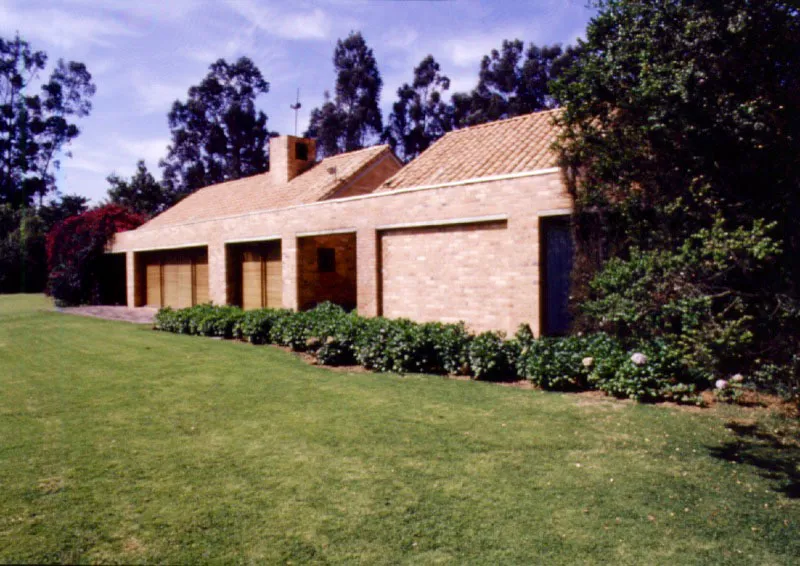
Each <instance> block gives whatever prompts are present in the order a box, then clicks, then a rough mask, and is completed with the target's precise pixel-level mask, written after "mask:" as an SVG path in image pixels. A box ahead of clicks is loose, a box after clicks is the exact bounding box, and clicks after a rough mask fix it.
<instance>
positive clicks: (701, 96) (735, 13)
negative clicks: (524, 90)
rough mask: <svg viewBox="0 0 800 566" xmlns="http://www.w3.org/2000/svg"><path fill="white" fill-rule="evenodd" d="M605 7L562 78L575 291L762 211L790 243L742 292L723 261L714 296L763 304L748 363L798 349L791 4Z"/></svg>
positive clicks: (794, 10)
mask: <svg viewBox="0 0 800 566" xmlns="http://www.w3.org/2000/svg"><path fill="white" fill-rule="evenodd" d="M596 7H597V8H598V14H597V16H596V17H595V18H594V19H593V20H592V21H591V22H590V24H589V26H588V29H587V33H586V37H587V39H586V41H585V42H582V44H581V54H580V56H579V57H578V58H577V59H576V61H575V63H574V64H573V65H572V66H571V67H570V68H569V69H568V70H567V73H566V75H565V76H564V79H563V80H561V81H559V82H557V83H556V85H555V96H556V98H557V99H558V100H559V102H560V103H562V104H563V105H564V107H565V111H564V113H563V114H562V115H561V118H560V123H561V125H562V126H563V134H562V136H561V139H560V142H559V146H560V151H561V155H562V163H563V165H564V169H565V173H566V179H567V181H568V188H569V190H570V191H571V193H572V194H573V196H574V198H575V215H574V222H575V235H576V248H577V257H576V262H575V278H574V281H575V284H576V285H575V288H574V289H573V296H575V297H576V298H577V300H578V301H579V302H582V301H585V300H586V299H587V298H588V299H589V300H590V301H600V302H596V303H595V304H601V303H602V301H603V299H604V297H609V296H610V295H609V294H608V289H606V288H605V287H603V286H597V285H596V284H595V285H594V286H593V287H592V286H591V285H590V284H589V282H590V281H591V280H592V278H593V277H594V275H595V274H596V273H597V270H598V269H599V268H600V266H601V265H602V263H603V261H604V260H605V259H606V258H607V257H609V256H610V257H619V258H620V259H621V260H626V259H628V258H629V257H630V250H631V249H638V250H642V251H643V252H648V251H653V252H657V251H659V250H663V251H665V252H669V251H671V250H675V249H676V248H677V247H679V246H681V245H683V242H685V241H687V240H689V239H692V238H695V237H696V235H697V234H703V233H705V232H704V231H707V230H710V229H711V228H712V227H713V226H714V224H715V222H718V221H723V222H724V223H725V225H726V226H727V227H728V229H729V230H737V229H738V228H740V227H745V228H746V227H748V226H752V225H753V222H754V221H758V220H759V219H763V220H764V221H765V222H766V223H767V224H769V225H773V226H774V228H773V229H772V230H771V231H770V236H771V237H773V238H775V239H776V240H777V243H778V244H779V247H780V248H781V249H782V251H783V253H782V254H781V256H780V263H779V264H778V265H777V266H776V267H774V268H770V269H771V271H770V272H769V276H768V277H767V276H763V277H761V278H760V279H759V284H758V285H755V286H749V287H746V285H748V281H750V279H745V278H741V277H734V278H728V277H727V268H724V266H723V267H722V268H720V269H719V270H717V272H716V273H715V274H712V275H708V277H709V278H711V279H713V280H715V281H717V282H724V283H725V285H724V286H723V287H724V289H718V290H717V293H725V294H726V296H728V295H738V296H746V297H748V302H749V303H750V304H753V305H756V304H759V305H762V307H761V308H759V309H756V310H748V311H747V315H748V316H752V317H754V324H753V325H752V326H751V330H750V331H752V332H753V334H754V338H753V341H752V345H751V346H750V349H749V350H748V352H747V353H748V356H749V358H750V359H753V360H755V359H759V358H761V359H763V358H765V357H770V356H777V357H778V358H780V357H781V356H783V354H786V353H788V352H791V351H795V350H796V349H797V347H796V346H797V336H798V328H800V324H798V321H800V318H798V313H800V310H799V309H798V302H797V297H798V283H797V282H798V281H800V279H798V277H800V191H798V187H800V114H798V112H797V111H796V110H797V108H800V73H799V72H798V70H799V69H800V10H798V7H797V4H796V2H793V1H790V0H762V1H760V2H751V1H749V0H729V1H727V2H717V1H713V0H696V1H688V0H648V1H645V0H599V1H598V2H597V3H596ZM720 253H721V252H720ZM634 259H636V258H634ZM637 261H638V260H637ZM659 297H660V298H659ZM648 300H649V301H653V300H656V301H658V300H661V301H662V302H663V301H666V300H667V299H666V298H665V296H663V295H653V296H651V297H650V298H649V299H648ZM763 305H771V307H770V308H765V307H763ZM662 306H663V307H664V308H666V303H664V304H663V305H662ZM648 308H650V309H651V310H653V309H655V307H654V306H653V305H650V307H648ZM727 312H733V310H729V311H727ZM590 322H591V321H590ZM632 328H633V329H634V330H635V329H636V326H635V325H634V326H632ZM792 344H794V345H792Z"/></svg>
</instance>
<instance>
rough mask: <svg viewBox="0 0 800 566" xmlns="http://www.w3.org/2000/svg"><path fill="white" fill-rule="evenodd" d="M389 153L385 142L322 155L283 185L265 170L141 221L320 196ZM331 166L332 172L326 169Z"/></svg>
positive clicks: (154, 223)
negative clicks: (347, 151)
mask: <svg viewBox="0 0 800 566" xmlns="http://www.w3.org/2000/svg"><path fill="white" fill-rule="evenodd" d="M388 155H391V150H390V149H389V147H388V146H386V145H378V146H373V147H368V148H366V149H361V150H358V151H351V152H349V153H343V154H340V155H336V156H333V157H328V158H326V159H323V160H322V161H320V162H319V163H317V164H316V165H314V166H313V167H311V169H309V170H308V171H305V172H304V173H302V174H300V175H298V176H297V177H295V178H294V179H292V180H291V181H289V182H288V183H287V184H285V185H278V184H276V183H275V182H274V181H273V179H272V176H271V175H270V174H269V173H262V174H261V175H253V176H252V177H246V178H244V179H237V180H235V181H228V182H225V183H219V184H217V185H211V186H209V187H205V188H202V189H200V190H198V191H197V192H194V193H192V194H191V195H189V196H187V197H186V198H184V199H183V200H182V201H180V202H179V203H178V204H176V205H175V206H173V207H172V208H169V209H167V210H165V211H164V212H162V213H161V214H159V215H158V216H156V217H155V218H153V219H151V220H150V221H149V222H147V223H146V224H144V225H143V226H142V228H156V227H160V226H167V225H173V224H183V223H185V222H191V221H196V220H208V219H211V218H220V217H224V216H234V215H236V214H243V213H247V212H253V211H257V210H271V209H276V208H284V207H287V206H294V205H298V204H305V203H310V202H316V201H319V200H324V199H325V198H327V197H329V196H331V195H333V194H335V193H336V192H337V191H338V190H339V189H341V188H342V187H343V186H344V185H346V184H347V183H348V181H350V180H351V179H352V178H353V177H355V176H356V175H357V174H358V173H359V172H360V171H362V170H363V169H365V168H366V167H368V166H369V165H370V164H372V163H374V162H375V161H377V160H378V159H379V158H381V157H382V156H388ZM331 167H335V168H336V174H335V175H332V174H330V173H328V169H330V168H331Z"/></svg>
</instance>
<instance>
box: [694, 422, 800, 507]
mask: <svg viewBox="0 0 800 566" xmlns="http://www.w3.org/2000/svg"><path fill="white" fill-rule="evenodd" d="M725 427H726V428H727V429H728V430H730V431H732V432H733V433H734V434H735V435H736V439H735V440H732V441H730V442H726V443H725V444H723V445H722V446H716V447H712V448H709V453H710V454H711V456H713V457H715V458H720V459H722V460H726V461H728V462H738V463H740V464H745V465H748V466H752V467H754V468H757V470H758V473H759V474H760V475H761V476H762V477H764V478H767V479H769V480H772V481H774V482H775V483H776V484H777V485H776V491H780V492H782V493H784V494H786V496H787V497H789V498H791V499H797V498H800V445H798V444H797V443H796V442H794V441H792V440H791V439H787V438H786V437H785V436H783V435H780V434H774V433H772V432H770V431H767V430H764V429H763V427H761V426H759V425H757V424H742V423H737V422H730V423H728V424H727V425H725Z"/></svg>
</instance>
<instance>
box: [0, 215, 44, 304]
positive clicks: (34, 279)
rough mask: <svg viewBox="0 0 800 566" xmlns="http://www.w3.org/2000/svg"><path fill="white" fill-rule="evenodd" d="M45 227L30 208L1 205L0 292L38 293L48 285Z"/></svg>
mask: <svg viewBox="0 0 800 566" xmlns="http://www.w3.org/2000/svg"><path fill="white" fill-rule="evenodd" d="M45 230H46V225H45V223H44V221H43V220H42V218H41V217H40V216H39V215H37V214H36V211H35V210H33V209H30V208H25V209H19V210H14V209H13V208H12V207H11V206H10V205H7V204H0V293H19V292H23V293H40V292H42V291H43V290H44V287H45V283H46V282H47V263H46V258H45V233H46V232H45Z"/></svg>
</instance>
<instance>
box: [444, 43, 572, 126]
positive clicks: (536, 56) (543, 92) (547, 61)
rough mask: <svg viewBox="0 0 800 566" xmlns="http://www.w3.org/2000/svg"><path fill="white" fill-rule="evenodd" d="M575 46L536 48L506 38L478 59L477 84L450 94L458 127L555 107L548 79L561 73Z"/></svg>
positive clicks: (566, 65) (566, 66)
mask: <svg viewBox="0 0 800 566" xmlns="http://www.w3.org/2000/svg"><path fill="white" fill-rule="evenodd" d="M577 54H578V48H575V47H567V48H566V49H562V47H561V46H560V45H550V46H548V45H544V46H542V47H539V46H537V45H534V44H530V45H529V46H528V49H527V50H525V44H524V43H523V42H522V41H520V40H519V39H515V40H513V41H509V40H505V41H503V44H502V46H501V48H500V50H497V49H493V50H492V52H491V53H490V54H489V55H486V56H484V58H483V60H482V61H481V70H480V75H479V80H478V85H477V86H476V87H475V88H474V89H473V90H472V92H470V93H456V94H455V95H453V109H454V120H455V122H456V124H457V125H458V126H459V127H462V126H470V125H473V124H481V123H484V122H491V121H494V120H500V119H502V118H511V117H513V116H519V115H522V114H529V113H531V112H536V111H538V110H546V109H550V108H554V107H556V106H557V102H556V100H555V99H554V98H553V96H552V93H551V91H550V88H551V87H550V84H551V81H553V80H554V79H556V78H558V77H559V76H561V75H563V74H564V72H565V71H566V69H567V68H568V67H569V65H570V62H571V61H573V60H574V59H575V57H576V56H577Z"/></svg>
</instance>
